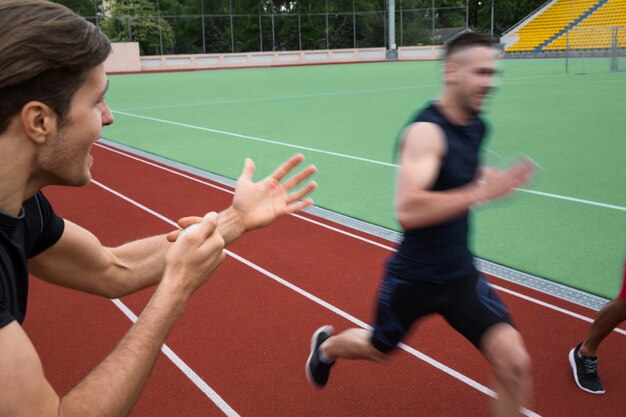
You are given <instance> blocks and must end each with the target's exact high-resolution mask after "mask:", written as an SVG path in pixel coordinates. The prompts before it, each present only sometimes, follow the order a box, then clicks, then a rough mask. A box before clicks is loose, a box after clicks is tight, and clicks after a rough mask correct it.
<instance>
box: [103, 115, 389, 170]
mask: <svg viewBox="0 0 626 417" xmlns="http://www.w3.org/2000/svg"><path fill="white" fill-rule="evenodd" d="M113 113H117V114H123V115H125V116H130V117H136V118H138V119H145V120H150V121H153V122H160V123H166V124H171V125H175V126H181V127H186V128H189V129H195V130H201V131H204V132H211V133H218V134H221V135H226V136H233V137H236V138H239V139H247V140H253V141H256V142H264V143H271V144H272V145H280V146H285V147H288V148H294V149H301V150H304V151H310V152H317V153H322V154H326V155H333V156H339V157H341V158H346V159H354V160H357V161H363V162H369V163H371V164H376V165H384V166H390V167H395V166H397V165H396V164H391V163H388V162H380V161H375V160H373V159H367V158H359V157H358V156H352V155H346V154H341V153H337V152H330V151H323V150H321V149H315V148H309V147H307V146H299V145H292V144H290V143H284V142H278V141H275V140H270V139H263V138H257V137H255V136H248V135H241V134H239V133H233V132H227V131H225V130H218V129H211V128H208V127H201V126H194V125H189V124H185V123H178V122H172V121H170V120H164V119H157V118H155V117H148V116H140V115H138V114H132V113H126V112H122V111H117V110H115V111H113Z"/></svg>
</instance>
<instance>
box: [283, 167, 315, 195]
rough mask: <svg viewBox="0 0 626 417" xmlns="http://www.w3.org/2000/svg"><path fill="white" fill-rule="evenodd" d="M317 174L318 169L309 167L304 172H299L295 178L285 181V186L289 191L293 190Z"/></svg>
mask: <svg viewBox="0 0 626 417" xmlns="http://www.w3.org/2000/svg"><path fill="white" fill-rule="evenodd" d="M316 172H317V167H316V166H315V165H311V166H308V167H307V168H306V169H305V170H303V171H302V172H299V173H298V174H297V175H294V176H293V177H291V178H289V179H288V180H287V181H285V184H284V186H285V188H286V189H287V190H291V189H292V188H294V187H296V186H298V185H299V184H300V183H302V181H304V180H305V179H307V178H309V177H310V176H311V175H313V174H315V173H316Z"/></svg>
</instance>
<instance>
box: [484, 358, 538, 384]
mask: <svg viewBox="0 0 626 417" xmlns="http://www.w3.org/2000/svg"><path fill="white" fill-rule="evenodd" d="M493 372H494V374H495V376H496V378H498V379H499V380H500V381H501V382H502V383H503V384H505V385H507V386H509V387H511V386H513V387H518V386H520V385H524V384H525V383H526V381H528V379H529V378H530V374H531V360H530V356H529V355H528V353H527V352H526V351H525V350H524V349H519V350H517V351H515V352H511V353H510V354H509V355H507V356H505V357H502V358H499V359H498V360H496V361H494V363H493Z"/></svg>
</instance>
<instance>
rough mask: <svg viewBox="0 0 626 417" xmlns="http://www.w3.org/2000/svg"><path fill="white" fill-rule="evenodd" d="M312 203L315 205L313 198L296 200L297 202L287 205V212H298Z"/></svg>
mask: <svg viewBox="0 0 626 417" xmlns="http://www.w3.org/2000/svg"><path fill="white" fill-rule="evenodd" d="M312 205H313V200H312V199H310V198H308V199H306V200H304V201H296V202H295V203H292V204H289V206H288V207H287V213H296V212H298V211H302V210H304V209H306V208H307V207H310V206H312Z"/></svg>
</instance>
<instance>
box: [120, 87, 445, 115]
mask: <svg viewBox="0 0 626 417" xmlns="http://www.w3.org/2000/svg"><path fill="white" fill-rule="evenodd" d="M431 87H437V85H436V84H424V85H412V86H404V87H390V88H378V89H371V90H353V91H340V92H334V93H318V94H301V95H294V96H275V97H259V98H246V99H239V100H222V101H204V102H198V103H183V104H171V105H163V106H148V107H129V108H126V109H119V111H137V110H156V109H175V108H181V107H196V106H209V105H214V104H240V103H254V102H258V101H273V100H293V99H300V98H317V97H336V96H349V95H355V94H370V93H384V92H387V91H402V90H414V89H418V88H431Z"/></svg>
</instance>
